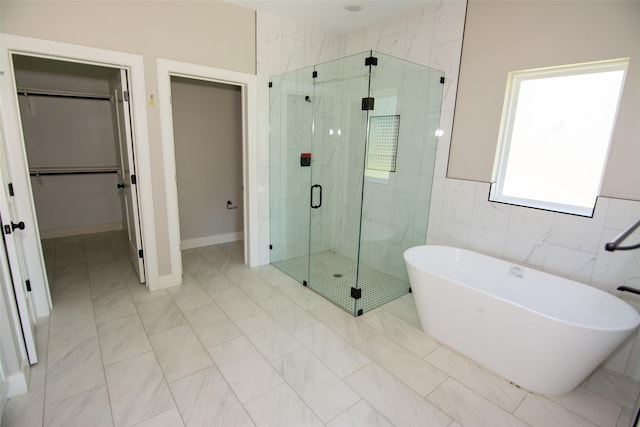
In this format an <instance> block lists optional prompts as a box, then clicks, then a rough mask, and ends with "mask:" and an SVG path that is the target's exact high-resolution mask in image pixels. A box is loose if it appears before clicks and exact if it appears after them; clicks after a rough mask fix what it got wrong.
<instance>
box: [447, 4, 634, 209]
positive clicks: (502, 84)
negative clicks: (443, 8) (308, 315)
mask: <svg viewBox="0 0 640 427" xmlns="http://www.w3.org/2000/svg"><path fill="white" fill-rule="evenodd" d="M639 22H640V2H638V1H589V2H585V1H553V2H547V1H484V0H482V1H479V0H471V1H470V2H469V5H468V11H467V21H466V26H465V34H464V43H463V50H462V61H461V67H460V81H459V84H458V97H457V101H456V109H455V116H454V128H453V135H452V142H451V152H450V159H449V167H448V173H447V176H448V177H449V178H460V179H466V180H473V181H482V182H490V181H491V174H492V170H493V162H494V157H495V152H496V146H497V141H498V131H499V127H500V119H501V113H502V106H503V101H504V93H505V88H506V79H507V73H508V72H509V71H516V70H524V69H531V68H540V67H547V66H555V65H564V64H574V63H580V62H589V61H597V60H603V59H614V58H623V57H629V58H631V61H630V63H629V69H628V73H627V78H626V82H625V86H624V92H623V96H622V100H621V105H620V111H619V113H618V120H617V124H616V128H615V131H614V135H613V139H612V143H611V149H610V153H609V159H608V163H607V169H606V172H605V177H604V182H603V187H602V191H601V195H603V196H608V197H616V198H623V199H633V200H640V186H639V185H638V182H640V168H638V164H640V144H639V143H638V142H639V141H640V120H638V118H639V117H640V25H639Z"/></svg>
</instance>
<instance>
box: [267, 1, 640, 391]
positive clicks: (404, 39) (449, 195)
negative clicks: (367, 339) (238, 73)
mask: <svg viewBox="0 0 640 427" xmlns="http://www.w3.org/2000/svg"><path fill="white" fill-rule="evenodd" d="M465 9H466V1H442V2H434V3H432V4H429V5H427V6H424V7H423V8H421V9H419V10H417V11H414V12H413V13H408V14H405V15H402V16H399V17H396V18H393V19H390V20H388V21H385V22H382V23H380V24H377V25H373V26H370V27H367V28H365V29H362V30H358V31H356V32H353V33H350V34H346V35H343V36H332V35H329V34H321V33H317V32H313V31H311V30H308V29H305V30H303V29H302V28H301V27H299V26H295V25H293V24H291V23H286V22H284V21H283V20H280V18H273V17H267V16H264V15H262V16H261V14H258V74H259V75H260V76H261V78H263V77H264V78H266V76H269V75H273V74H278V73H281V72H283V71H285V70H288V69H291V68H287V67H291V66H293V65H303V64H304V65H309V64H312V63H318V62H322V61H325V60H327V59H332V58H337V57H340V56H344V55H349V54H353V53H357V52H361V51H364V50H367V49H373V50H377V51H380V52H383V53H387V54H390V55H393V56H396V57H399V58H402V59H407V60H409V61H412V62H416V63H419V64H423V65H427V66H429V67H432V68H435V69H439V70H442V71H443V72H444V73H445V78H446V80H445V86H444V94H443V100H442V110H441V116H440V129H441V130H442V133H443V134H442V136H441V137H440V138H439V139H438V147H437V152H436V164H435V173H434V179H433V187H432V198H431V206H430V213H429V225H428V231H427V238H426V241H427V243H429V244H443V245H453V246H458V247H463V248H470V249H473V250H474V251H477V252H481V253H485V254H489V255H492V256H497V257H500V258H504V259H508V260H512V261H516V262H520V263H523V264H526V265H528V266H531V267H534V268H538V269H541V270H544V271H548V272H550V273H553V274H557V275H560V276H564V277H569V278H572V279H576V280H579V281H581V282H584V283H587V284H589V285H592V286H595V287H598V288H600V289H603V290H606V291H609V292H612V293H614V294H616V295H617V296H619V297H621V298H623V299H625V300H626V301H628V302H630V303H632V304H633V305H634V306H635V307H636V308H638V309H639V310H640V298H638V297H636V296H633V295H629V294H625V293H620V292H617V291H615V288H616V287H617V286H619V285H629V286H636V287H640V273H639V272H640V251H635V252H614V253H609V252H606V251H604V249H603V248H604V243H605V242H607V241H608V240H610V239H612V238H613V237H615V236H616V235H617V234H618V233H619V232H621V231H622V230H623V229H624V228H625V227H627V226H628V225H630V224H632V223H633V222H635V221H636V220H637V219H638V218H640V202H638V201H630V200H620V199H611V198H606V197H601V198H599V199H598V203H597V206H596V212H595V215H594V217H593V218H583V217H577V216H571V215H564V214H558V213H553V212H546V211H540V210H534V209H528V208H522V207H517V206H508V205H502V204H497V203H490V202H488V201H487V199H488V194H489V184H488V183H479V182H472V181H463V180H454V179H448V178H446V171H447V161H448V153H449V146H450V136H451V129H452V124H453V111H454V106H455V96H456V87H457V78H458V70H459V63H460V54H461V46H462V34H463V28H464V17H465ZM278 29H280V33H277V30H278ZM302 34H304V37H302ZM296 37H297V39H296ZM292 39H296V42H295V43H294V41H293V40H292ZM285 40H286V41H285ZM303 40H304V41H303ZM302 46H305V47H306V48H307V49H302ZM296 48H299V50H296ZM265 81H266V80H265ZM265 87H266V85H265ZM265 92H266V90H265ZM267 95H268V94H267ZM263 101H264V100H263ZM260 105H261V107H262V106H265V107H267V108H266V109H261V110H260V115H261V116H260V117H261V118H262V119H261V127H260V128H259V129H260V135H261V140H260V145H261V147H262V146H263V144H265V145H266V146H267V147H268V129H267V128H266V124H267V123H268V102H267V103H266V104H265V103H264V102H261V104H260ZM264 150H267V148H264ZM267 154H268V151H267ZM261 167H262V168H264V169H265V172H268V156H266V157H264V156H262V157H261ZM262 203H263V204H264V203H265V200H264V199H263V200H262ZM266 207H267V208H266V209H264V207H263V206H262V205H261V207H260V212H261V221H262V223H263V224H264V227H261V230H265V229H266V230H268V222H269V218H268V197H267V198H266ZM261 225H262V224H261ZM264 239H265V240H264V242H265V245H264V246H265V247H267V246H268V236H264ZM636 241H640V233H635V234H634V235H633V236H631V237H630V238H629V242H636ZM261 246H262V245H261ZM268 258H269V256H268V253H266V252H265V253H264V255H263V257H262V259H263V261H264V262H268ZM638 353H640V340H639V339H637V337H636V336H634V337H631V338H630V339H629V340H628V341H627V342H626V343H624V344H623V345H622V346H621V348H620V349H619V350H618V351H617V352H616V353H614V354H613V355H612V356H611V357H610V358H609V359H608V360H607V361H606V362H605V367H606V368H608V369H610V370H613V371H615V372H617V373H620V374H624V375H625V376H627V377H629V378H631V379H633V380H636V381H640V362H637V361H636V360H640V357H638Z"/></svg>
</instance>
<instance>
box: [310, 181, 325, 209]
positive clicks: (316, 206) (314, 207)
mask: <svg viewBox="0 0 640 427" xmlns="http://www.w3.org/2000/svg"><path fill="white" fill-rule="evenodd" d="M314 188H319V189H320V200H319V203H318V204H317V205H314V204H313V189H314ZM310 202H311V208H312V209H318V208H319V207H320V206H322V185H320V184H314V185H312V186H311V201H310Z"/></svg>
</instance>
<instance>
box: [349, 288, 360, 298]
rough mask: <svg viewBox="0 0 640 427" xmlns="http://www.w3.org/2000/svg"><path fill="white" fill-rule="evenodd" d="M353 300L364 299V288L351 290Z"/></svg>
mask: <svg viewBox="0 0 640 427" xmlns="http://www.w3.org/2000/svg"><path fill="white" fill-rule="evenodd" d="M351 298H353V299H360V298H362V288H360V289H356V288H351Z"/></svg>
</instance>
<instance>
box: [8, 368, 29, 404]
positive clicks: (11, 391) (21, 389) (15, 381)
mask: <svg viewBox="0 0 640 427" xmlns="http://www.w3.org/2000/svg"><path fill="white" fill-rule="evenodd" d="M30 372H31V367H30V366H29V363H28V362H27V359H24V360H23V361H22V369H21V370H20V371H19V372H16V373H15V374H12V375H9V376H8V377H7V378H6V381H7V384H6V385H7V398H12V397H13V396H19V395H21V394H25V393H26V392H28V391H29V383H28V382H27V379H28V378H29V373H30Z"/></svg>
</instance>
